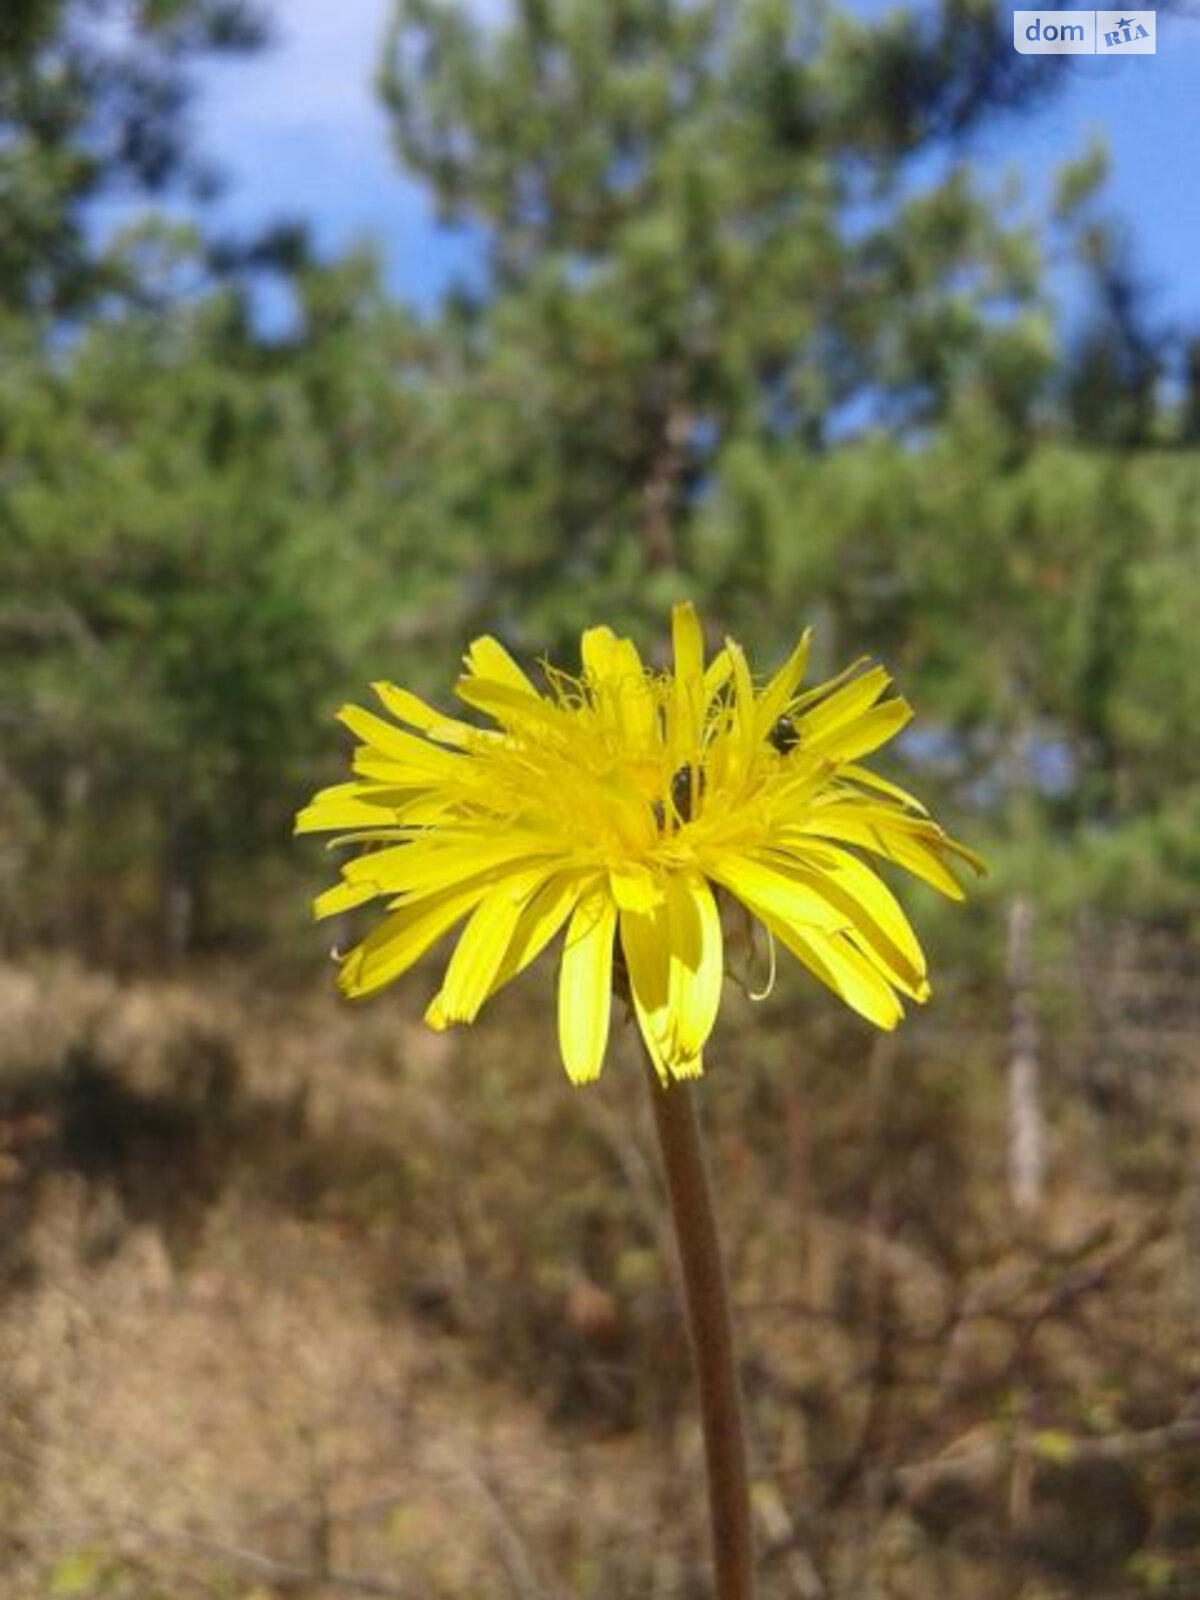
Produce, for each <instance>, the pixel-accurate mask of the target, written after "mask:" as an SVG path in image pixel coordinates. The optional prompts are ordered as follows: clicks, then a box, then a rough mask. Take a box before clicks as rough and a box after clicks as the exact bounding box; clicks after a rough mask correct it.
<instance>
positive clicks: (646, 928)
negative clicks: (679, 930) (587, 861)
mask: <svg viewBox="0 0 1200 1600" xmlns="http://www.w3.org/2000/svg"><path fill="white" fill-rule="evenodd" d="M621 949H622V951H623V952H624V956H625V966H626V970H627V971H628V973H629V990H630V995H631V997H632V1000H633V1010H634V1015H635V1016H636V1017H637V1020H638V1027H639V1028H640V1029H641V1033H642V1037H643V1039H645V1041H646V1048H647V1049H648V1050H649V1052H650V1057H651V1060H652V1061H653V1062H654V1064H655V1067H656V1069H658V1071H659V1074H660V1076H662V1075H663V1073H664V1070H665V1067H666V1053H667V1052H668V1051H669V1049H670V1042H671V1036H670V1027H669V1016H670V1013H669V1009H668V1007H669V1003H670V974H671V947H670V941H669V935H668V929H667V914H666V907H665V905H659V906H657V907H656V908H655V909H654V910H653V911H649V912H642V911H622V912H621Z"/></svg>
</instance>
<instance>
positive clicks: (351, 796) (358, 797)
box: [295, 783, 393, 833]
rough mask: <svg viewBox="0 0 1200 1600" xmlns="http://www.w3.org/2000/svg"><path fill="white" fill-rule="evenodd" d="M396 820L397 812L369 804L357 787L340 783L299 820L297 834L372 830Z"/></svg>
mask: <svg viewBox="0 0 1200 1600" xmlns="http://www.w3.org/2000/svg"><path fill="white" fill-rule="evenodd" d="M392 820H393V808H392V807H390V806H387V805H380V804H378V803H377V802H372V801H368V800H366V799H364V798H363V796H362V794H361V785H360V784H357V783H336V784H334V785H333V787H332V788H329V789H322V790H321V791H320V793H319V794H316V795H314V796H313V798H312V800H311V801H310V802H309V803H308V805H306V806H305V807H304V809H303V810H302V811H300V812H299V813H298V814H297V816H296V822H295V831H296V832H297V833H325V832H333V831H334V830H335V829H339V828H360V827H363V828H365V827H370V826H371V825H372V823H382V824H387V823H389V822H391V821H392Z"/></svg>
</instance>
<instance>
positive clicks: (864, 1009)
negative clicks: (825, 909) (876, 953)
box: [763, 918, 904, 1033]
mask: <svg viewBox="0 0 1200 1600" xmlns="http://www.w3.org/2000/svg"><path fill="white" fill-rule="evenodd" d="M763 920H764V922H765V924H766V926H767V927H768V928H769V929H770V930H771V932H772V933H773V934H774V935H775V937H776V938H777V939H778V940H779V942H780V943H781V944H782V945H783V946H784V948H785V949H786V950H790V951H791V953H792V955H794V956H795V957H796V959H797V960H798V961H799V962H801V963H802V964H803V965H804V966H806V967H807V968H808V969H809V971H810V972H812V973H813V974H814V976H816V977H818V978H820V980H821V982H822V983H824V984H825V985H826V986H827V987H828V988H830V989H832V990H833V992H834V993H835V994H836V995H838V996H839V997H840V998H841V999H842V1000H844V1001H845V1002H846V1004H847V1005H848V1006H849V1007H850V1008H851V1010H853V1011H857V1012H858V1013H859V1015H860V1016H863V1017H866V1019H867V1021H868V1022H873V1023H874V1024H875V1026H876V1027H877V1028H882V1029H883V1030H884V1032H886V1033H890V1032H891V1031H892V1029H893V1028H894V1027H895V1026H896V1024H897V1023H898V1022H899V1021H900V1019H901V1017H902V1016H903V1015H904V1008H903V1006H902V1005H901V1004H900V1002H899V1000H897V998H896V995H895V991H894V990H893V989H892V987H891V985H890V984H889V983H888V982H887V980H886V979H885V978H884V977H883V975H882V974H881V973H880V972H879V971H878V969H877V968H876V967H874V966H873V965H872V964H871V962H870V961H869V960H868V958H867V957H866V956H865V955H863V953H862V952H861V951H860V950H857V949H856V948H855V947H854V945H853V944H852V943H851V942H850V941H849V940H848V939H846V938H845V937H844V936H842V935H838V934H826V933H823V932H822V931H821V930H820V929H817V928H807V929H803V930H801V929H797V928H793V927H790V926H789V925H788V924H786V923H782V922H777V921H775V920H774V919H773V918H771V919H768V918H764V919H763Z"/></svg>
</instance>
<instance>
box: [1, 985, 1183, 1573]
mask: <svg viewBox="0 0 1200 1600" xmlns="http://www.w3.org/2000/svg"><path fill="white" fill-rule="evenodd" d="M418 1015H419V1006H418V1003H417V1001H416V999H415V996H414V995H406V994H400V995H394V996H391V997H389V998H388V999H387V1000H386V1001H385V1002H383V1003H380V1004H378V1005H375V1006H372V1007H369V1008H366V1009H363V1010H353V1011H352V1010H349V1009H347V1008H343V1007H341V1006H339V1005H338V1004H337V1002H336V1001H335V1000H334V999H333V998H332V996H331V995H330V994H329V993H328V992H327V990H326V988H325V987H324V986H322V985H312V986H309V987H308V988H306V989H303V990H299V991H296V992H289V993H266V994H264V992H263V991H262V989H261V988H259V987H258V986H256V985H255V984H254V983H253V982H252V981H251V979H250V978H249V977H248V976H247V975H245V974H241V973H238V972H235V971H224V972H221V971H212V970H209V971H207V972H205V973H204V974H203V975H199V974H198V975H196V976H194V977H189V978H188V980H187V981H182V982H176V983H168V982H161V981H154V982H152V981H124V982H119V981H117V980H116V979H114V978H111V977H107V976H104V975H100V974H95V973H89V972H85V971H83V970H81V969H79V968H78V967H76V966H75V965H73V964H71V963H70V962H66V961H61V962H51V963H45V964H43V965H41V966H39V967H37V968H36V969H34V970H29V971H18V970H15V969H0V1185H2V1186H0V1207H2V1208H3V1223H4V1228H3V1235H2V1247H0V1283H2V1284H3V1300H2V1301H0V1372H2V1373H3V1380H2V1381H3V1385H4V1391H5V1399H6V1405H5V1407H4V1411H3V1416H2V1418H0V1570H2V1571H3V1573H4V1580H3V1586H2V1591H0V1592H2V1593H3V1595H4V1597H5V1600H10V1597H11V1600H42V1597H46V1596H51V1597H61V1600H69V1597H71V1596H76V1597H82V1600H87V1597H95V1600H157V1597H162V1600H166V1597H168V1596H170V1597H171V1600H175V1597H177V1596H178V1597H187V1596H189V1595H192V1594H194V1595H197V1596H213V1597H228V1600H249V1597H250V1596H254V1597H255V1600H268V1597H275V1600H283V1597H285V1596H295V1597H307V1600H318V1597H324V1596H327V1595H328V1596H335V1595H338V1596H340V1595H348V1594H355V1593H361V1594H372V1593H373V1594H378V1595H387V1594H393V1595H396V1596H404V1597H406V1600H407V1597H409V1596H412V1597H414V1600H422V1597H425V1596H430V1597H438V1600H465V1597H467V1596H471V1597H472V1600H488V1597H490V1596H493V1595H494V1596H497V1597H509V1596H529V1597H537V1600H551V1597H557V1596H566V1595H571V1596H574V1597H580V1600H592V1597H594V1600H600V1597H604V1600H620V1597H621V1596H624V1595H628V1596H630V1597H633V1596H635V1595H636V1596H638V1597H661V1600H683V1597H686V1596H692V1595H696V1596H700V1595H702V1594H704V1593H706V1589H705V1586H704V1576H703V1574H704V1524H703V1515H702V1513H703V1489H702V1473H701V1462H700V1460H699V1452H698V1443H697V1438H696V1433H695V1428H694V1425H693V1423H692V1420H691V1409H690V1405H689V1404H688V1375H687V1354H686V1347H685V1343H684V1340H683V1336H682V1331H681V1328H680V1325H679V1322H678V1319H677V1316H676V1314H675V1310H674V1298H673V1291H672V1284H671V1279H670V1264H669V1253H668V1252H667V1251H666V1249H665V1239H666V1234H665V1218H664V1215H663V1211H662V1206H661V1199H660V1194H659V1189H658V1181H657V1176H656V1169H655V1163H654V1157H653V1149H652V1146H651V1143H650V1140H649V1129H648V1126H647V1121H648V1119H646V1118H645V1117H644V1116H643V1109H644V1108H643V1106H642V1104H641V1099H642V1095H641V1087H640V1085H639V1084H638V1083H637V1081H636V1078H637V1070H638V1069H637V1065H636V1060H635V1057H634V1054H633V1052H632V1050H631V1048H630V1047H629V1041H628V1039H627V1038H624V1037H622V1038H618V1041H617V1046H616V1049H615V1051H614V1057H613V1060H612V1062H611V1065H610V1070H609V1071H608V1072H607V1073H606V1075H605V1078H604V1080H603V1081H602V1083H601V1085H600V1087H599V1088H598V1090H596V1091H594V1092H590V1093H588V1094H583V1095H577V1094H573V1093H571V1092H570V1091H569V1090H568V1089H567V1087H566V1085H565V1082H564V1081H563V1080H561V1078H560V1076H559V1073H558V1070H557V1068H556V1067H554V1065H553V1062H552V1052H553V1041H552V1038H551V1037H550V1034H549V1024H548V1023H547V1021H546V1012H545V1010H544V1008H542V1007H541V1005H540V1001H539V998H538V996H537V994H536V992H535V993H534V994H533V996H532V997H530V996H526V997H524V998H522V997H520V996H517V997H514V998H513V1000H512V1001H510V1002H508V1003H507V1004H505V1003H503V1002H501V1003H500V1004H499V1005H498V1007H497V1008H496V1015H494V1016H493V1017H491V1018H490V1019H489V1020H488V1022H487V1023H486V1024H485V1025H484V1026H482V1027H481V1028H480V1029H478V1030H476V1031H475V1032H474V1034H472V1035H471V1036H469V1037H467V1038H465V1039H463V1038H458V1037H451V1038H439V1037H436V1036H433V1035H431V1034H428V1033H426V1032H425V1031H424V1030H423V1029H422V1028H420V1027H419V1026H418V1025H414V1024H413V1023H411V1022H409V1021H407V1020H405V1019H406V1018H412V1017H416V1016H418ZM795 1024H796V1012H795V1010H794V1008H792V1007H790V1006H788V1005H786V1004H785V1003H782V1002H781V1003H779V1004H778V1005H776V1006H774V1007H773V1008H772V1009H771V1010H770V1012H769V1013H768V1014H767V1020H766V1023H764V1022H763V1020H762V1018H761V1017H760V1016H754V1017H752V1016H751V1014H750V1010H749V1007H748V1006H746V1005H745V1004H743V1003H740V1002H738V1001H737V1000H736V998H735V999H734V1001H733V1002H732V1003H731V1005H730V1007H729V1010H728V1021H727V1023H726V1025H725V1034H724V1037H723V1039H721V1040H719V1042H718V1048H717V1050H716V1051H714V1062H720V1061H721V1060H722V1059H725V1060H728V1059H730V1058H731V1057H732V1056H733V1055H734V1054H735V1053H736V1054H739V1055H740V1056H741V1057H742V1058H743V1062H744V1064H743V1066H742V1067H741V1069H740V1070H738V1071H737V1072H733V1071H730V1070H728V1069H725V1070H722V1069H721V1068H720V1067H718V1068H717V1070H716V1071H715V1072H714V1073H713V1075H712V1077H711V1079H710V1080H709V1082H708V1083H707V1084H706V1096H705V1108H706V1111H707V1113H708V1115H709V1120H710V1122H711V1125H712V1132H713V1148H714V1166H715V1170H716V1173H717V1177H718V1181H719V1185H720V1188H721V1191H722V1208H723V1213H724V1218H725V1223H726V1228H727V1234H728V1238H729V1243H730V1250H731V1255H732V1260H733V1270H734V1278H735V1283H736V1287H737V1294H738V1299H739V1302H740V1323H741V1327H742V1334H743V1347H744V1353H745V1358H746V1360H745V1366H746V1378H747V1387H748V1390H749V1392H750V1396H751V1403H752V1420H753V1439H752V1448H753V1456H754V1460H755V1465H756V1475H757V1497H758V1515H759V1520H760V1530H761V1533H762V1541H763V1546H764V1563H763V1564H764V1595H765V1600H773V1597H778V1600H784V1597H789V1596H797V1597H800V1600H820V1597H823V1596H827V1597H829V1600H834V1597H835V1596H836V1597H842V1596H845V1597H855V1600H857V1597H858V1596H880V1597H888V1600H891V1597H895V1600H908V1597H910V1596H911V1597H912V1600H926V1597H927V1596H928V1595H929V1594H931V1593H934V1592H937V1591H938V1590H939V1589H940V1590H941V1591H942V1593H944V1594H945V1595H946V1596H947V1597H948V1600H957V1597H959V1596H961V1597H963V1600H967V1597H970V1600H989V1597H991V1596H995V1597H996V1600H1008V1597H1010V1596H1012V1595H1015V1594H1018V1593H1020V1594H1021V1595H1022V1596H1024V1597H1025V1600H1034V1597H1035V1596H1042V1597H1051V1596H1058V1595H1064V1596H1065V1595H1072V1596H1074V1595H1085V1594H1086V1595H1091V1594H1094V1593H1095V1594H1100V1593H1106V1594H1114V1595H1115V1594H1118V1593H1120V1594H1135V1593H1142V1592H1145V1593H1150V1592H1152V1587H1153V1584H1154V1583H1158V1585H1159V1590H1158V1592H1160V1593H1168V1594H1174V1595H1182V1594H1187V1593H1192V1592H1193V1591H1192V1590H1191V1589H1189V1588H1187V1587H1180V1586H1179V1585H1180V1584H1181V1583H1183V1584H1186V1583H1188V1582H1190V1581H1191V1580H1190V1578H1188V1577H1187V1574H1188V1573H1189V1571H1192V1570H1194V1568H1193V1553H1194V1551H1193V1547H1194V1546H1200V1530H1194V1529H1192V1528H1191V1524H1190V1523H1189V1522H1188V1520H1187V1518H1186V1516H1184V1515H1183V1513H1182V1511H1181V1509H1180V1507H1181V1503H1186V1499H1187V1496H1188V1492H1189V1489H1190V1485H1191V1475H1192V1465H1193V1461H1194V1451H1195V1445H1194V1443H1192V1442H1191V1441H1190V1440H1189V1437H1188V1435H1187V1432H1186V1428H1182V1431H1181V1419H1183V1421H1184V1422H1186V1418H1187V1416H1188V1415H1189V1413H1188V1410H1187V1407H1188V1404H1189V1400H1190V1393H1191V1386H1192V1385H1193V1384H1194V1383H1195V1382H1196V1381H1197V1380H1198V1379H1200V1374H1198V1373H1197V1372H1196V1371H1195V1370H1194V1366H1195V1362H1194V1357H1193V1355H1192V1348H1193V1342H1192V1341H1193V1334H1194V1331H1195V1319H1196V1304H1195V1297H1194V1284H1195V1277H1196V1274H1195V1267H1194V1264H1193V1261H1194V1242H1193V1235H1194V1231H1195V1230H1194V1225H1193V1223H1192V1221H1191V1220H1190V1219H1191V1211H1190V1210H1189V1207H1191V1208H1192V1209H1193V1210H1194V1209H1195V1202H1194V1195H1193V1191H1192V1187H1191V1184H1192V1182H1193V1180H1191V1179H1190V1178H1189V1175H1188V1174H1189V1170H1190V1159H1189V1146H1188V1145H1187V1142H1186V1140H1185V1141H1183V1142H1182V1143H1181V1142H1180V1141H1178V1140H1176V1141H1175V1142H1174V1143H1172V1142H1171V1140H1170V1139H1169V1137H1168V1132H1169V1127H1170V1122H1171V1117H1172V1116H1173V1117H1174V1118H1175V1119H1176V1120H1178V1119H1179V1118H1181V1117H1189V1116H1190V1110H1189V1107H1188V1105H1187V1103H1186V1096H1184V1094H1183V1090H1182V1089H1180V1090H1179V1095H1180V1097H1181V1098H1179V1100H1178V1102H1177V1103H1176V1104H1174V1105H1173V1107H1172V1108H1171V1109H1170V1111H1169V1113H1168V1111H1167V1109H1166V1108H1164V1112H1163V1115H1162V1116H1161V1117H1160V1118H1159V1119H1158V1120H1157V1121H1153V1123H1152V1124H1151V1125H1144V1123H1138V1125H1137V1137H1138V1138H1139V1139H1142V1140H1144V1141H1149V1143H1150V1144H1151V1145H1152V1146H1153V1148H1154V1150H1155V1151H1156V1152H1157V1154H1155V1156H1154V1160H1153V1182H1149V1181H1141V1182H1139V1181H1135V1179H1134V1178H1132V1177H1130V1175H1129V1172H1128V1171H1127V1170H1126V1168H1128V1166H1129V1162H1128V1156H1129V1151H1128V1150H1127V1149H1126V1150H1124V1151H1123V1157H1124V1159H1125V1167H1124V1168H1122V1176H1121V1179H1120V1185H1119V1186H1118V1184H1117V1183H1116V1182H1115V1181H1114V1178H1113V1172H1114V1161H1113V1157H1112V1147H1113V1145H1114V1143H1116V1144H1119V1142H1120V1141H1116V1140H1114V1136H1113V1132H1112V1129H1111V1127H1110V1126H1109V1125H1108V1124H1107V1123H1105V1122H1104V1121H1103V1119H1100V1120H1099V1121H1098V1120H1097V1118H1096V1117H1095V1116H1093V1115H1091V1114H1090V1113H1088V1112H1086V1110H1085V1109H1081V1106H1080V1104H1078V1103H1077V1097H1074V1096H1072V1095H1071V1094H1067V1093H1065V1092H1062V1091H1061V1090H1060V1092H1058V1093H1057V1094H1056V1096H1055V1097H1054V1103H1053V1106H1052V1110H1053V1114H1054V1139H1055V1145H1054V1157H1055V1159H1054V1167H1053V1170H1054V1172H1055V1174H1056V1178H1055V1188H1054V1193H1053V1194H1052V1196H1051V1198H1050V1201H1049V1203H1048V1205H1047V1209H1046V1213H1045V1216H1044V1218H1043V1219H1042V1224H1041V1228H1040V1230H1039V1232H1038V1234H1037V1236H1036V1237H1030V1236H1027V1235H1025V1236H1023V1235H1022V1233H1021V1232H1020V1230H1018V1229H1016V1228H1015V1227H1014V1224H1013V1222H1012V1219H1011V1217H1010V1216H1009V1213H1008V1209H1007V1202H1006V1198H1005V1191H1004V1177H1003V1174H1004V1163H1003V1133H1004V1124H1003V1094H1002V1083H1001V1078H1000V1075H999V1073H998V1072H997V1070H996V1068H997V1067H998V1066H999V1065H1000V1062H999V1061H998V1060H997V1059H996V1047H995V1039H994V1038H992V1039H989V1037H988V1035H987V1034H985V1033H976V1034H973V1035H967V1034H965V1033H964V1032H962V1031H960V1029H959V1025H958V1018H957V1016H956V1013H955V1009H954V1004H953V1001H951V1002H950V1003H949V1005H948V1007H947V1008H946V1009H945V1011H944V1013H943V1019H942V1023H941V1028H942V1031H941V1032H940V1033H935V1032H931V1031H928V1030H927V1031H925V1032H924V1033H921V1032H915V1033H914V1034H912V1035H910V1036H908V1037H907V1038H906V1040H905V1042H904V1043H902V1044H901V1045H900V1046H898V1047H897V1046H890V1045H889V1046H872V1045H871V1042H870V1041H869V1040H868V1039H867V1038H866V1037H865V1035H864V1034H860V1033H858V1032H847V1031H845V1030H844V1025H842V1024H841V1023H836V1022H834V1021H833V1020H832V1013H831V1011H830V1009H829V1008H828V1007H825V1006H823V1005H822V1006H819V1007H817V1008H816V1009H815V1010H814V1013H813V1015H812V1016H811V1017H808V1018H806V1019H805V1023H804V1029H803V1034H801V1033H800V1032H799V1031H798V1030H797V1028H796V1026H795ZM801 1039H803V1043H801ZM964 1040H965V1041H966V1050H967V1052H968V1053H969V1059H968V1060H964V1059H963V1054H964ZM1058 1065H1059V1067H1060V1069H1061V1070H1060V1077H1061V1078H1062V1079H1063V1082H1064V1084H1067V1083H1068V1074H1067V1066H1068V1063H1065V1062H1060V1063H1059V1064H1058ZM1173 1092H1174V1091H1173ZM1189 1125H1190V1124H1189ZM1130 1127H1132V1124H1130ZM1130 1137H1132V1134H1131V1135H1130ZM1164 1141H1165V1143H1164ZM1164 1427H1166V1428H1168V1429H1170V1428H1174V1429H1175V1430H1176V1431H1175V1432H1174V1433H1173V1434H1169V1435H1165V1436H1163V1440H1162V1444H1161V1448H1159V1447H1158V1446H1157V1445H1156V1446H1155V1447H1154V1448H1153V1449H1151V1448H1150V1447H1149V1446H1147V1447H1145V1449H1144V1451H1143V1454H1142V1455H1138V1454H1137V1453H1136V1447H1130V1448H1126V1449H1125V1450H1124V1453H1122V1449H1123V1447H1122V1446H1121V1441H1126V1442H1128V1441H1130V1440H1134V1441H1136V1440H1137V1439H1143V1440H1145V1439H1149V1438H1150V1437H1151V1435H1152V1433H1153V1430H1155V1429H1159V1430H1161V1429H1162V1428H1164ZM1097 1439H1105V1440H1109V1441H1110V1442H1111V1441H1116V1443H1117V1448H1116V1449H1115V1450H1114V1451H1113V1452H1112V1460H1111V1461H1107V1462H1106V1463H1104V1464H1100V1463H1098V1462H1097V1461H1093V1460H1091V1458H1090V1457H1089V1455H1088V1449H1089V1444H1090V1441H1093V1440H1097ZM1046 1440H1050V1441H1051V1443H1050V1444H1047V1443H1046V1442H1045V1441H1046ZM1055 1441H1057V1442H1055ZM1072 1441H1074V1443H1072ZM1097 1503H1100V1504H1102V1505H1103V1507H1104V1511H1103V1514H1102V1515H1101V1516H1100V1517H1099V1519H1097V1512H1096V1505H1097ZM1196 1592H1200V1591H1196Z"/></svg>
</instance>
